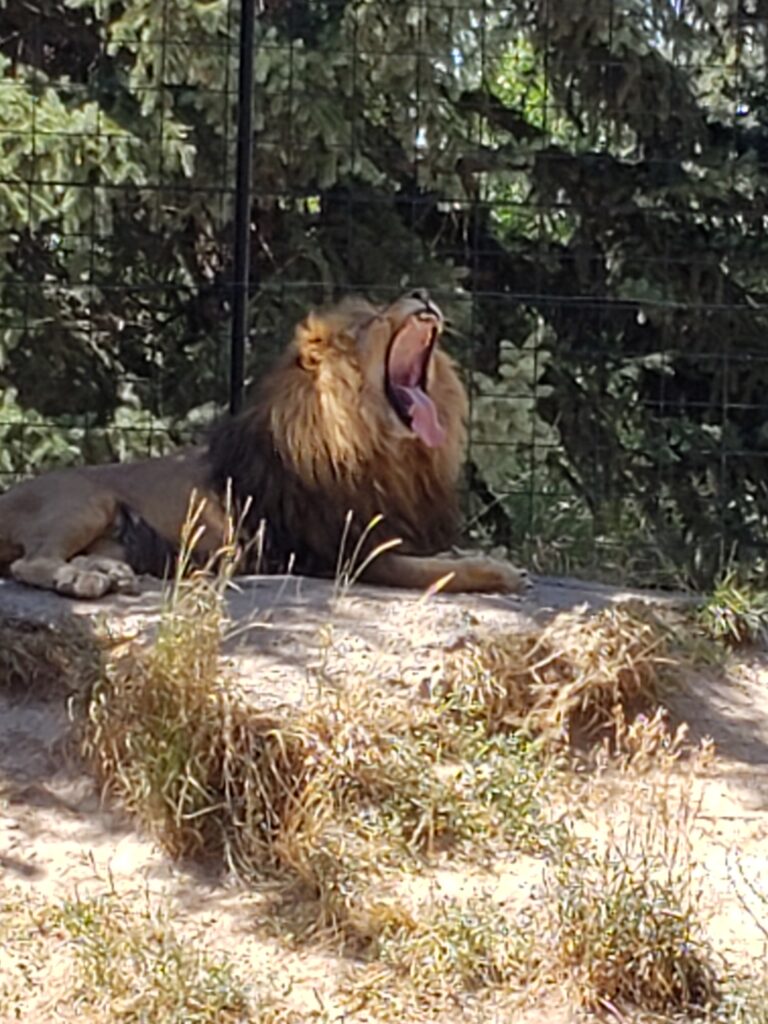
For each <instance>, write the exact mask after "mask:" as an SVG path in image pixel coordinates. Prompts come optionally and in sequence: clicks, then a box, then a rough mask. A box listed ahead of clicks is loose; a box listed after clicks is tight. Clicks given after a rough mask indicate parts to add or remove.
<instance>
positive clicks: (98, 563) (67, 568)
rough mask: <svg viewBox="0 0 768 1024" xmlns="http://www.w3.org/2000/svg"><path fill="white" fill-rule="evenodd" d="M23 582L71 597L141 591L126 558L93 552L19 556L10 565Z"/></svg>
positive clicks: (90, 596) (16, 577)
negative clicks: (67, 555) (65, 556)
mask: <svg viewBox="0 0 768 1024" xmlns="http://www.w3.org/2000/svg"><path fill="white" fill-rule="evenodd" d="M10 570H11V576H12V577H13V579H15V580H16V581H17V582H19V583H26V584H27V585H28V586H30V587H40V588H42V589H43V590H53V591H55V592H56V593H57V594H65V595H66V596H67V597H81V598H86V599H93V598H97V597H103V596H104V595H105V594H109V593H117V594H137V593H138V591H139V581H138V580H137V578H136V575H135V574H134V572H133V570H132V569H131V567H130V566H129V565H126V563H125V562H120V561H117V560H116V559H113V558H103V557H99V556H93V555H78V556H77V557H76V558H73V559H72V560H71V561H68V562H67V561H64V559H63V558H55V557H38V558H19V559H17V560H16V561H15V562H12V563H11V566H10Z"/></svg>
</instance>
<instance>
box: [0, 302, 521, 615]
mask: <svg viewBox="0 0 768 1024" xmlns="http://www.w3.org/2000/svg"><path fill="white" fill-rule="evenodd" d="M421 302H422V307H423V304H424V303H423V300H421ZM414 305H415V300H414V299H413V297H409V298H408V299H402V300H399V304H398V303H394V304H393V305H392V306H391V307H388V309H387V310H385V311H383V312H379V311H374V310H373V309H372V308H371V307H369V306H365V305H363V304H362V303H351V304H346V305H342V306H341V307H338V308H337V309H336V310H334V311H332V312H331V313H328V314H325V315H323V316H315V315H310V317H309V318H308V319H307V320H306V321H305V322H304V323H303V324H302V325H300V326H299V328H297V332H296V336H295V338H294V340H293V342H292V343H291V345H290V346H289V347H288V349H287V350H286V352H285V353H284V355H283V357H282V359H281V360H280V361H279V362H278V365H277V366H276V367H275V369H274V370H273V371H272V372H271V373H270V374H269V375H268V376H267V378H266V379H265V380H264V381H263V383H262V385H261V387H260V388H259V391H258V395H257V398H256V401H255V403H254V404H253V405H252V407H251V408H249V409H248V410H246V411H245V412H244V413H242V414H240V415H239V416H237V417H234V418H230V419H229V420H226V421H225V422H223V423H222V424H221V425H219V427H217V428H216V429H215V430H214V431H213V433H212V435H211V438H210V441H209V443H208V445H207V446H205V447H201V448H193V449H188V450H185V451H182V452H179V453H178V454H176V455H171V456H167V457H164V458H158V459H148V460H144V461H141V462H134V463H127V464H115V465H107V466H93V467H83V468H77V469H65V470H59V471H55V472H51V473H47V474H44V475H42V476H40V477H38V478H36V479H33V480H28V481H24V482H23V483H21V484H19V485H17V486H16V487H14V488H12V489H11V490H10V491H9V492H8V493H7V494H5V495H2V496H0V568H1V567H2V566H3V565H5V566H7V567H9V568H10V572H11V574H12V575H13V576H14V577H15V578H16V579H17V580H19V581H20V582H24V583H28V584H31V585H34V586H41V587H48V588H50V589H55V590H58V591H60V592H62V593H70V594H76V595H78V596H84V597H95V596H99V595H100V594H102V593H105V592H106V591H108V590H110V589H116V590H121V589H125V590H131V589H133V586H134V582H135V581H134V580H133V573H132V572H131V569H133V570H136V571H139V572H144V571H150V572H154V573H158V572H159V571H161V569H162V562H163V561H164V559H165V557H166V556H167V554H168V553H172V552H173V551H176V550H177V549H178V545H179V541H180V537H181V531H182V525H183V523H184V521H185V518H186V517H187V515H188V512H189V508H190V502H191V500H192V496H193V494H196V495H197V496H198V498H203V499H204V500H205V506H204V510H203V525H204V527H205V529H204V532H203V534H202V537H201V539H200V542H199V545H198V550H199V553H200V554H202V555H207V554H212V553H213V552H214V551H215V550H216V549H217V548H218V546H219V544H220V543H221V541H222V539H223V537H224V534H225V530H226V514H225V505H224V495H225V494H226V493H227V490H228V488H229V487H230V486H231V494H232V496H233V498H234V505H235V512H236V513H237V512H242V513H243V524H242V525H243V528H244V531H245V535H246V537H250V536H253V535H255V534H256V532H257V531H260V530H261V531H262V533H261V536H262V537H263V543H262V544H260V545H259V550H258V556H259V559H260V561H259V564H258V565H252V566H249V565H247V564H246V565H245V566H244V567H245V568H251V567H252V568H259V569H261V570H265V571H270V572H276V571H277V572H280V571H286V570H287V569H288V568H289V567H290V568H291V569H292V570H293V571H296V572H300V573H310V574H320V575H325V574H328V573H332V572H333V571H334V570H335V568H336V567H337V565H338V564H339V552H340V545H341V543H342V539H343V538H346V547H347V554H349V553H350V551H351V550H352V549H353V548H354V547H355V546H356V545H359V546H358V556H359V559H361V560H364V559H365V558H366V557H367V555H368V554H369V553H370V552H371V551H372V550H373V549H374V548H376V547H377V546H379V545H381V544H382V543H386V542H388V541H394V540H396V539H397V540H399V541H400V545H399V546H398V548H397V554H395V553H393V552H392V551H390V552H388V553H385V554H381V555H380V556H378V557H376V558H374V559H373V560H372V561H371V563H370V565H369V566H368V568H367V570H366V572H365V573H364V578H367V579H370V580H371V581H373V582H380V583H385V584H392V585H402V586H411V587H428V586H429V585H430V584H432V583H434V582H436V580H437V579H438V578H439V577H441V576H443V575H445V573H447V572H450V571H453V572H454V573H455V576H454V580H453V581H452V585H451V586H449V589H455V590H460V589H467V590H497V589H498V590H515V589H520V587H521V586H522V585H523V582H524V580H523V577H524V574H521V573H520V572H518V571H517V570H514V569H512V568H511V567H510V566H506V565H503V564H502V563H494V562H489V561H487V560H484V559H470V560H466V559H465V560H461V561H456V562H453V561H452V562H449V563H446V562H445V561H441V560H438V559H434V558H431V557H427V556H431V555H432V554H433V553H435V552H437V551H439V550H442V549H445V548H446V547H448V546H449V545H450V544H451V543H452V542H453V541H454V539H455V537H456V532H457V528H458V523H459V509H458V499H457V485H458V478H459V473H460V468H461V461H462V458H463V449H464V441H465V434H464V422H465V419H466V414H467V398H466V393H465V390H464V388H463V386H462V384H461V382H460V380H459V377H458V375H457V373H456V371H455V368H454V366H453V364H452V362H451V361H450V359H449V358H448V357H447V356H446V355H445V354H444V353H442V352H440V351H437V350H436V351H434V352H432V350H431V348H430V349H429V352H428V353H427V355H426V356H423V355H420V354H419V352H420V351H421V350H420V349H419V348H418V346H419V345H421V346H422V348H424V347H425V345H426V341H423V339H425V338H426V334H425V330H426V328H425V326H424V324H425V323H430V322H431V321H429V320H426V319H425V318H426V317H427V313H425V312H422V311H421V307H419V308H418V309H415V310H414ZM429 309H430V311H431V310H432V309H433V307H429ZM429 316H433V317H434V316H439V313H437V314H434V313H432V312H430V313H429ZM408 332H410V333H408ZM401 337H403V338H404V341H402V342H400V341H399V340H398V339H400V338H401ZM395 340H397V343H398V344H401V346H402V347H403V348H404V350H405V348H406V346H408V348H407V351H405V354H404V355H403V356H399V357H398V358H399V361H400V363H401V364H402V365H401V366H399V367H397V369H398V371H399V374H400V378H402V381H404V383H399V382H397V381H396V383H395V385H394V386H395V388H397V389H399V396H400V398H401V400H402V396H405V399H406V400H407V401H408V402H412V403H413V409H412V412H413V422H414V423H415V424H416V427H414V429H413V430H409V429H406V428H405V427H404V426H402V425H401V424H399V423H398V422H397V419H396V417H395V414H394V413H393V410H392V408H391V407H390V403H389V402H388V400H387V397H386V394H385V373H386V370H385V367H386V365H387V360H388V359H392V358H393V357H392V356H391V355H390V353H391V352H392V350H393V346H394V344H395ZM431 344H434V338H433V340H432V343H431ZM413 353H416V354H415V355H413ZM419 359H421V360H423V372H422V383H423V386H424V391H423V392H422V389H421V387H420V386H419V385H418V384H416V383H415V380H416V378H415V376H414V360H417V361H418V360H419ZM386 383H387V386H392V385H391V384H390V382H389V379H388V378H387V381H386ZM427 391H428V396H429V397H426V392H427ZM417 404H418V405H421V406H424V407H426V411H424V410H423V409H422V410H419V409H417V408H416V405H417ZM408 408H409V409H410V408H411V406H409V407H408ZM419 417H420V418H419ZM416 429H418V433H419V434H421V435H422V436H423V437H425V438H426V439H427V442H429V443H423V442H422V440H420V438H419V437H418V436H416V434H415V433H414V430H416ZM349 511H351V513H352V518H351V522H349V521H348V512H349ZM378 516H383V519H382V520H381V522H380V523H379V524H378V525H377V526H376V527H375V528H374V529H373V530H370V531H368V532H366V527H367V526H368V524H369V523H370V522H371V521H372V520H374V517H378ZM261 524H263V528H262V525H261ZM473 567H474V568H473Z"/></svg>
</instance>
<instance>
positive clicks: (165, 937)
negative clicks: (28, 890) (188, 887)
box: [0, 887, 331, 1024]
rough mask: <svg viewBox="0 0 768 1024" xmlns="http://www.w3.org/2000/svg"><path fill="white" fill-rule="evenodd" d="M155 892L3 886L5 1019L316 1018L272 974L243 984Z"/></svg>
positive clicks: (321, 1017)
mask: <svg viewBox="0 0 768 1024" xmlns="http://www.w3.org/2000/svg"><path fill="white" fill-rule="evenodd" d="M174 917H175V914H174V911H173V907H172V905H171V904H170V902H169V901H168V900H166V899H165V898H162V897H159V896H154V895H151V894H150V893H149V892H146V891H144V892H131V893H123V894H118V893H117V892H115V891H114V889H111V888H110V889H108V890H107V891H105V892H103V893H101V894H100V895H95V896H91V897H87V898H81V897H79V896H75V897H73V898H67V899H63V900H61V901H56V902H53V901H51V902H44V901H43V900H40V899H35V898H30V896H29V894H25V895H24V896H23V897H22V896H20V895H18V894H16V895H15V894H13V893H11V892H10V891H7V890H4V889H3V888H2V887H0V945H1V946H2V949H3V954H4V955H3V957H2V958H0V961H1V962H0V1000H2V1006H3V1014H4V1016H3V1019H7V1020H11V1019H13V1020H29V1021H32V1020H34V1021H39V1022H40V1024H43V1022H49V1021H54V1020H56V1021H60V1020H68V1021H69V1020H75V1019H77V1020H78V1021H82V1022H83V1024H103V1022H105V1021H109V1022H110V1024H137V1022H142V1021H146V1022H152V1024H155V1022H158V1024H159V1022H162V1024H257V1022H258V1024H306V1022H308V1021H316V1022H317V1024H323V1022H329V1021H330V1019H331V1018H330V1017H329V1015H328V1014H326V1013H325V1012H324V1011H323V1010H322V1008H321V1009H319V1010H313V1009H311V1010H309V1011H308V1012H305V1011H298V1010H296V1009H294V1007H292V1006H291V1005H290V1003H289V1002H288V1001H287V1000H285V999H284V998H283V996H282V995H281V994H280V993H279V991H278V990H277V987H276V986H274V985H273V984H272V980H271V979H262V978H261V977H256V978H253V977H251V979H250V984H248V985H245V984H244V983H243V981H241V979H240V978H239V977H238V974H237V972H236V970H235V968H234V966H233V965H232V963H231V962H230V961H229V960H228V959H227V958H226V957H223V956H219V955H216V954H214V953H211V952H209V951H208V949H207V948H206V947H207V946H209V943H208V942H207V941H206V938H205V936H204V935H203V934H201V933H200V932H199V931H198V929H197V928H193V929H188V930H180V929H179V927H178V926H177V924H176V922H175V921H174Z"/></svg>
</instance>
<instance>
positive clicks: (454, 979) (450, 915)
mask: <svg viewBox="0 0 768 1024" xmlns="http://www.w3.org/2000/svg"><path fill="white" fill-rule="evenodd" d="M376 953H377V957H378V959H379V961H380V962H383V963H384V964H386V965H387V966H389V967H390V968H391V969H392V970H393V971H394V972H395V973H396V974H397V975H400V976H404V977H405V978H407V980H408V981H409V982H410V984H411V985H412V986H413V987H414V989H415V991H416V992H417V993H418V994H419V996H420V997H421V998H422V999H423V998H429V999H432V1000H444V999H445V998H447V997H450V996H451V994H452V993H455V992H456V991H468V992H477V991H480V990H482V989H487V988H493V987H497V986H503V985H507V984H508V983H510V982H513V981H518V980H519V979H520V978H521V977H523V976H525V975H526V974H527V973H529V971H530V941H529V940H528V939H527V938H526V936H525V935H524V933H523V931H522V930H521V929H520V928H518V927H517V925H516V924H515V923H514V922H513V921H511V920H510V915H509V914H508V912H507V911H505V909H504V908H502V907H500V906H498V905H497V904H496V903H494V902H493V900H492V899H490V898H489V897H488V896H485V897H480V896H477V897H475V898H473V899H471V900H469V901H466V902H458V901H456V900H453V899H443V900H440V901H438V902H436V903H434V904H432V905H431V906H429V907H428V908H421V909H420V912H419V913H418V914H416V913H413V914H408V915H406V914H401V915H400V919H399V920H394V921H392V922H391V923H390V924H389V925H388V926H387V927H385V928H384V929H383V931H382V934H381V936H380V937H379V940H378V942H377V945H376Z"/></svg>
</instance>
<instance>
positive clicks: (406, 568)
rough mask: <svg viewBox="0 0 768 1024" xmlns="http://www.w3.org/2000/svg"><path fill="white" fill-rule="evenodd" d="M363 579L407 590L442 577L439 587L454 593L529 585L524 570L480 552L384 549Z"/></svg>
mask: <svg viewBox="0 0 768 1024" xmlns="http://www.w3.org/2000/svg"><path fill="white" fill-rule="evenodd" d="M449 574H450V575H449ZM446 577H448V578H447V579H446ZM362 579H363V580H364V581H365V582H366V583H375V584H378V585H379V586H382V587H404V588H406V589H408V590H428V589H429V588H430V587H432V586H434V584H435V583H437V582H438V580H444V582H443V584H442V585H441V586H440V590H441V591H444V592H446V593H454V594H456V593H472V592H474V593H490V594H499V593H500V594H520V593H523V592H524V591H525V590H527V589H528V588H529V587H530V586H531V582H530V579H529V577H528V573H527V572H526V570H525V569H518V568H516V567H515V566H513V565H510V564H509V563H508V562H501V561H498V560H497V559H494V558H485V557H483V556H479V555H478V556H469V557H461V558H419V557H418V556H412V555H396V554H394V553H391V552H387V553H384V554H382V555H380V556H379V557H378V558H375V559H374V560H373V561H372V562H371V564H370V565H369V566H368V567H367V568H366V569H365V571H364V572H363V574H362Z"/></svg>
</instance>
